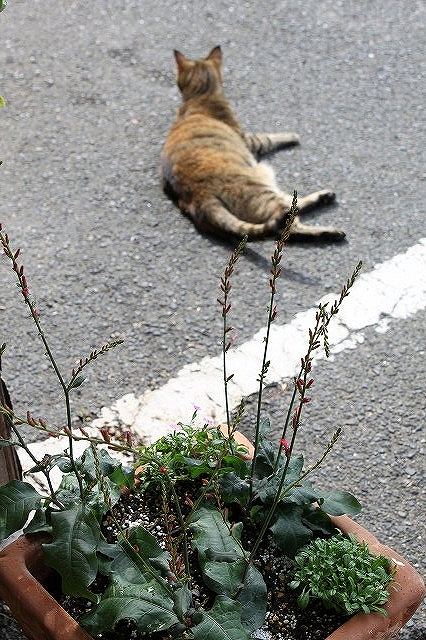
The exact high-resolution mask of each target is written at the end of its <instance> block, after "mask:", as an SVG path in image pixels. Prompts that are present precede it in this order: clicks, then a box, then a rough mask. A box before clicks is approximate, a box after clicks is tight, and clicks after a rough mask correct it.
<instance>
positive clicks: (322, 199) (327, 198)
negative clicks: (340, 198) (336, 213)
mask: <svg viewBox="0 0 426 640" xmlns="http://www.w3.org/2000/svg"><path fill="white" fill-rule="evenodd" d="M335 200H336V194H335V193H334V191H328V190H327V189H324V191H321V193H320V195H319V198H318V202H319V203H320V204H324V205H327V204H332V202H334V201H335Z"/></svg>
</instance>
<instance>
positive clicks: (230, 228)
mask: <svg viewBox="0 0 426 640" xmlns="http://www.w3.org/2000/svg"><path fill="white" fill-rule="evenodd" d="M287 212H288V209H287ZM190 215H191V217H192V218H193V220H194V223H195V225H196V226H197V227H198V228H199V229H200V230H201V231H209V232H212V231H213V232H215V233H219V234H220V235H225V236H227V235H233V236H237V237H240V238H242V237H244V236H248V239H249V240H252V239H254V238H262V237H265V236H271V235H276V233H277V232H278V231H279V229H280V228H281V227H282V225H283V220H284V218H285V215H286V211H280V215H276V216H275V217H272V218H270V219H269V220H267V221H266V222H259V223H254V222H247V221H246V220H241V219H240V218H237V217H236V216H234V214H233V213H231V211H229V209H227V208H226V207H225V206H224V205H223V204H222V202H220V200H218V199H212V200H209V201H208V202H205V203H203V204H202V205H201V206H200V207H197V209H196V210H195V211H194V212H190Z"/></svg>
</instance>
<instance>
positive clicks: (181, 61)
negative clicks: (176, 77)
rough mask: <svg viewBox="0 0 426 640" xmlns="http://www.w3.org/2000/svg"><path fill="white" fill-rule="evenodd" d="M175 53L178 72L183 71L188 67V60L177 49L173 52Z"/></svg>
mask: <svg viewBox="0 0 426 640" xmlns="http://www.w3.org/2000/svg"><path fill="white" fill-rule="evenodd" d="M173 53H174V55H175V60H176V64H177V68H178V71H183V70H184V69H185V67H186V66H187V63H188V62H189V61H188V58H186V57H185V56H184V55H183V53H181V52H180V51H177V50H176V49H174V50H173Z"/></svg>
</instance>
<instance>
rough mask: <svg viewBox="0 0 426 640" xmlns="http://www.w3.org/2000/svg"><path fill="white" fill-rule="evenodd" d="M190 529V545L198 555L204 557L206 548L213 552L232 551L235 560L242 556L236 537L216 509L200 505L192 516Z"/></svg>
mask: <svg viewBox="0 0 426 640" xmlns="http://www.w3.org/2000/svg"><path fill="white" fill-rule="evenodd" d="M190 529H191V531H192V532H193V537H192V545H193V546H194V548H195V549H196V550H197V551H198V554H199V556H201V557H205V553H206V550H207V549H212V550H213V551H215V552H217V553H218V552H234V553H235V560H238V559H239V558H241V556H242V550H241V547H240V545H239V544H238V542H237V541H236V539H235V538H234V537H233V536H232V535H231V534H230V531H229V529H228V527H227V526H226V525H225V523H224V521H223V517H222V515H221V513H220V512H219V511H218V510H217V509H212V508H209V507H201V508H200V509H197V511H195V513H194V514H193V516H192V519H191V524H190Z"/></svg>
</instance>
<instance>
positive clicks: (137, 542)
mask: <svg viewBox="0 0 426 640" xmlns="http://www.w3.org/2000/svg"><path fill="white" fill-rule="evenodd" d="M128 541H129V542H130V544H131V545H132V547H133V548H134V549H136V550H137V552H138V554H139V555H140V556H141V557H142V558H143V560H145V561H146V562H150V563H151V564H152V565H153V566H154V567H155V568H156V569H161V571H162V572H164V573H166V574H167V573H168V572H169V571H170V566H169V561H170V554H169V552H168V551H165V550H164V549H163V548H162V547H160V545H159V544H158V542H157V540H156V538H155V537H154V536H153V535H152V534H151V533H149V531H147V530H146V529H144V527H142V526H138V527H133V528H132V529H130V530H129V532H128Z"/></svg>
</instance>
